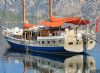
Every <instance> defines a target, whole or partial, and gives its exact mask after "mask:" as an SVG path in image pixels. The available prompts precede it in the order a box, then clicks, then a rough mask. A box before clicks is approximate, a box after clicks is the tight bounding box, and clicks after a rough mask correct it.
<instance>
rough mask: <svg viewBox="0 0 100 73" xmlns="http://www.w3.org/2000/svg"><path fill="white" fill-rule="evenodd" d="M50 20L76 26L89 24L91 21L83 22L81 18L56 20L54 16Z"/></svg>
mask: <svg viewBox="0 0 100 73" xmlns="http://www.w3.org/2000/svg"><path fill="white" fill-rule="evenodd" d="M50 19H51V21H52V22H60V21H63V22H64V23H72V24H75V25H79V24H80V25H86V24H89V20H82V19H81V18H80V17H69V18H56V17H54V16H51V17H50Z"/></svg>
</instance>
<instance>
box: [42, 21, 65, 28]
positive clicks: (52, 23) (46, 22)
mask: <svg viewBox="0 0 100 73" xmlns="http://www.w3.org/2000/svg"><path fill="white" fill-rule="evenodd" d="M40 23H41V24H43V25H44V26H48V27H59V26H62V25H63V24H64V22H62V21H60V22H48V21H41V22H40Z"/></svg>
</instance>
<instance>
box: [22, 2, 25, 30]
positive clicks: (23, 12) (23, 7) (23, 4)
mask: <svg viewBox="0 0 100 73" xmlns="http://www.w3.org/2000/svg"><path fill="white" fill-rule="evenodd" d="M22 14H23V30H24V23H25V19H26V13H25V0H22Z"/></svg>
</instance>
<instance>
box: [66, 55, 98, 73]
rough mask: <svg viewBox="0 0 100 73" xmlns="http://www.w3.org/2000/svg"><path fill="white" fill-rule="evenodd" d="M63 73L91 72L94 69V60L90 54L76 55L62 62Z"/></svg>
mask: <svg viewBox="0 0 100 73" xmlns="http://www.w3.org/2000/svg"><path fill="white" fill-rule="evenodd" d="M64 65H65V73H92V71H94V70H96V64H95V60H94V58H93V57H91V56H87V55H78V56H74V57H71V58H68V59H66V60H65V62H64Z"/></svg>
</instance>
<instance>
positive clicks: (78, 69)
mask: <svg viewBox="0 0 100 73" xmlns="http://www.w3.org/2000/svg"><path fill="white" fill-rule="evenodd" d="M5 58H6V61H8V62H11V59H12V61H13V62H15V63H16V62H17V63H18V62H21V63H22V64H23V69H22V70H23V71H22V72H23V73H91V72H94V71H95V70H96V63H95V59H94V58H93V57H92V56H89V55H87V54H66V55H61V54H59V55H58V54H44V53H36V52H34V53H30V54H22V53H21V54H18V53H15V52H14V53H11V52H10V53H8V54H6V55H5Z"/></svg>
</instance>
